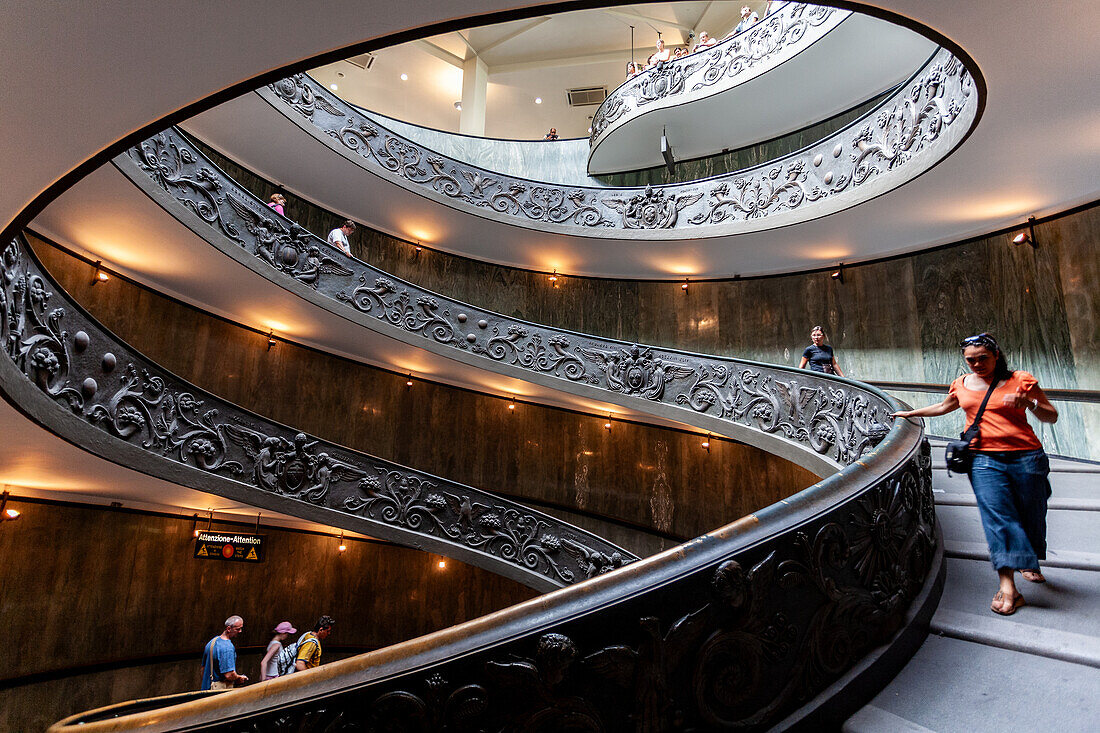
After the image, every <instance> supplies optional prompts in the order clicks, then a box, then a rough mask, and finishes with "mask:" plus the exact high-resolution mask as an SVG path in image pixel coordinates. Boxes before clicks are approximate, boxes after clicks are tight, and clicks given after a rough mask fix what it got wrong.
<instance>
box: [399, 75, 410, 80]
mask: <svg viewBox="0 0 1100 733" xmlns="http://www.w3.org/2000/svg"><path fill="white" fill-rule="evenodd" d="M408 80H409V75H408V74H402V75H401V81H408Z"/></svg>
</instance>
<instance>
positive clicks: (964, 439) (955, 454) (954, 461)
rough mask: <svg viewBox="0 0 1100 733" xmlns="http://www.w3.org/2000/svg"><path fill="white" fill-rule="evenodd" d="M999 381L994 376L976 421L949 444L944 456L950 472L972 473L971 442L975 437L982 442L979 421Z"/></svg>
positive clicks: (972, 453)
mask: <svg viewBox="0 0 1100 733" xmlns="http://www.w3.org/2000/svg"><path fill="white" fill-rule="evenodd" d="M998 381H999V380H997V379H996V378H994V379H993V382H992V383H991V384H990V385H989V389H988V390H986V392H985V398H984V399H982V406H981V407H979V408H978V414H977V415H975V416H974V422H972V423H971V424H970V427H968V428H967V429H966V430H964V431H962V432H961V433H959V439H958V440H952V441H950V442H949V443H948V444H947V448H946V449H945V450H944V453H943V457H944V459H945V460H946V462H947V472H948V474H950V473H951V472H952V471H954V472H955V473H965V474H969V473H970V467H971V466H972V465H973V463H974V449H973V448H971V447H970V444H971V443H972V442H973V441H974V440H975V439H977V440H978V441H979V442H981V437H982V431H981V427H980V426H979V425H978V423H980V422H981V421H982V413H984V412H985V405H986V403H987V402H989V397H990V396H991V395H992V394H993V390H994V389H996V388H997V382H998Z"/></svg>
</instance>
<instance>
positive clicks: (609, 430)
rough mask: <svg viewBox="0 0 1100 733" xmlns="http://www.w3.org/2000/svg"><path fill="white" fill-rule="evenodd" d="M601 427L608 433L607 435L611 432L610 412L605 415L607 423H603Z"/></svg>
mask: <svg viewBox="0 0 1100 733" xmlns="http://www.w3.org/2000/svg"><path fill="white" fill-rule="evenodd" d="M603 427H604V429H605V430H606V431H607V432H609V433H610V432H611V413H610V412H609V413H607V422H605V423H604V424H603Z"/></svg>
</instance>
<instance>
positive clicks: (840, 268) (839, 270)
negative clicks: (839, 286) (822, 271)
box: [829, 262, 844, 283]
mask: <svg viewBox="0 0 1100 733" xmlns="http://www.w3.org/2000/svg"><path fill="white" fill-rule="evenodd" d="M829 277H831V278H832V279H834V280H836V281H837V282H838V283H842V282H844V263H843V262H841V263H840V264H838V265H837V266H836V269H835V270H833V273H832V274H831V275H829Z"/></svg>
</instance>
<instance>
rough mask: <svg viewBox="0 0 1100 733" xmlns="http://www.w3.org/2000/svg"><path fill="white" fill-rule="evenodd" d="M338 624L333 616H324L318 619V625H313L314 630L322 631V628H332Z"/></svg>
mask: <svg viewBox="0 0 1100 733" xmlns="http://www.w3.org/2000/svg"><path fill="white" fill-rule="evenodd" d="M335 625H336V619H334V618H333V617H332V616H322V617H321V618H319V619H317V625H316V626H314V627H313V630H314V631H320V630H321V629H327V628H331V627H333V626H335Z"/></svg>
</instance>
